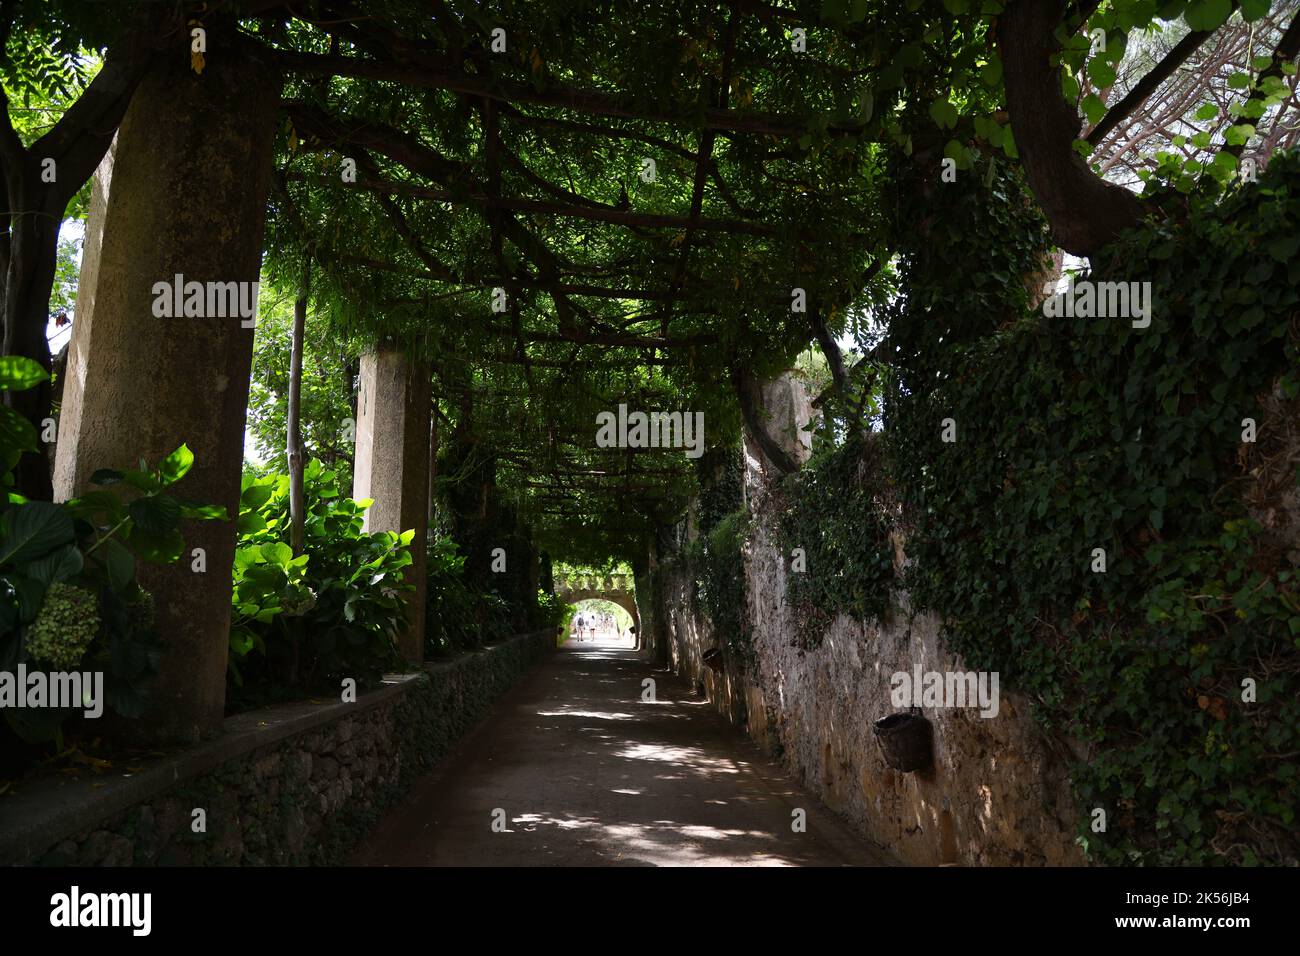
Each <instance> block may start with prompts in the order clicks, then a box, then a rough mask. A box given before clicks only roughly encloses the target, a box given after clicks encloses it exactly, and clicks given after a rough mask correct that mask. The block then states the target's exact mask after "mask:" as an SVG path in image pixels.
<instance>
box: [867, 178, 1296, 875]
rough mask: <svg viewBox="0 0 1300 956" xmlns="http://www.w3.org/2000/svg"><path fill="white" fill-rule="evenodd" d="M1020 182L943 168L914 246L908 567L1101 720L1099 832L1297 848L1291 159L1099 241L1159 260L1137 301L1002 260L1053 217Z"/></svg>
mask: <svg viewBox="0 0 1300 956" xmlns="http://www.w3.org/2000/svg"><path fill="white" fill-rule="evenodd" d="M974 178H975V177H972V179H974ZM1017 191H1018V187H1017V185H1016V183H1015V181H1014V179H1013V178H1012V177H1004V176H998V177H995V178H994V180H993V182H992V183H991V185H990V186H989V187H987V189H985V190H981V189H980V188H979V187H978V186H977V185H975V184H968V185H967V186H966V187H964V188H963V189H962V190H960V191H953V192H951V193H947V194H942V195H947V196H951V201H949V202H945V201H944V200H943V199H942V198H939V197H937V196H931V197H930V202H931V203H932V204H933V203H939V204H941V208H940V209H939V210H936V209H935V208H933V205H932V206H931V208H930V209H929V212H928V215H929V216H930V217H932V219H931V221H932V222H935V223H938V222H942V223H943V225H942V227H941V228H934V229H932V230H930V231H927V232H925V233H917V234H916V239H917V240H920V241H919V242H917V243H915V244H914V245H913V246H912V247H911V248H910V249H907V250H906V251H905V253H904V261H903V264H902V268H901V270H900V273H901V276H902V282H903V287H904V295H903V296H902V297H901V298H900V300H899V305H898V307H897V308H896V310H895V311H894V314H893V315H892V316H891V317H890V323H891V327H890V334H891V336H892V337H894V339H895V340H896V343H897V345H898V346H899V348H898V352H897V354H899V355H901V356H903V360H902V361H900V362H899V363H898V364H897V366H896V367H895V368H894V369H893V370H892V373H893V375H892V379H891V388H890V394H889V396H888V401H887V404H886V425H887V427H886V431H885V436H886V440H887V442H888V447H889V458H890V466H889V467H890V471H891V473H892V475H893V478H894V480H895V481H896V483H897V487H898V488H899V490H900V494H901V496H902V501H903V505H904V514H905V521H906V524H907V526H908V538H907V551H908V555H909V557H910V558H911V559H912V561H913V565H912V567H911V568H910V569H909V572H908V574H907V576H906V582H905V583H906V586H907V587H908V588H909V590H910V592H911V595H912V598H913V600H914V602H915V605H916V607H917V608H918V609H929V610H933V611H935V612H937V613H940V614H941V615H942V616H943V617H944V619H945V622H946V636H947V640H948V642H949V644H950V646H951V647H952V648H953V649H954V650H955V651H957V652H959V653H960V654H962V655H963V656H964V657H965V659H966V661H967V663H968V665H969V666H972V667H974V668H978V669H990V670H998V671H1000V672H1001V674H1002V677H1003V680H1004V683H1005V684H1006V685H1009V686H1016V687H1019V688H1020V689H1022V690H1025V691H1027V692H1029V693H1030V694H1031V695H1032V696H1033V697H1034V698H1035V700H1036V701H1037V702H1038V703H1039V704H1040V706H1039V708H1038V713H1039V716H1040V717H1041V718H1042V719H1043V720H1044V721H1045V723H1046V724H1047V725H1048V726H1049V727H1051V728H1053V729H1054V730H1056V731H1059V732H1061V733H1064V734H1068V735H1070V736H1072V737H1073V738H1075V739H1077V740H1079V741H1082V742H1083V743H1084V744H1085V745H1086V747H1087V757H1086V759H1084V760H1081V761H1079V763H1078V764H1077V765H1076V766H1075V767H1074V770H1073V775H1072V780H1073V785H1074V790H1075V794H1076V797H1077V800H1078V809H1079V814H1080V820H1079V834H1080V841H1081V843H1083V845H1084V846H1085V848H1086V849H1087V851H1088V852H1089V854H1090V855H1091V856H1092V857H1093V858H1094V859H1097V860H1099V861H1103V862H1107V863H1129V864H1132V863H1143V864H1173V863H1180V864H1187V863H1191V864H1204V863H1212V862H1227V863H1246V864H1250V863H1274V864H1276V863H1283V862H1288V861H1289V862H1294V861H1295V860H1296V859H1297V853H1298V852H1300V845H1298V843H1297V839H1296V828H1295V818H1296V812H1297V798H1296V796H1295V786H1294V785H1295V775H1296V764H1295V759H1294V755H1295V754H1296V752H1297V751H1298V750H1300V703H1298V702H1300V654H1297V650H1298V649H1300V638H1298V637H1297V635H1300V595H1298V593H1297V589H1296V584H1295V576H1294V575H1295V555H1294V552H1292V553H1291V554H1290V555H1289V556H1288V553H1287V550H1286V545H1285V543H1284V540H1285V539H1284V537H1283V535H1282V534H1281V533H1280V532H1281V530H1282V529H1283V528H1285V525H1286V521H1287V518H1286V516H1285V515H1284V514H1283V513H1282V512H1281V510H1279V508H1278V507H1277V503H1278V501H1280V500H1281V498H1280V497H1279V495H1284V494H1285V493H1286V489H1287V488H1288V487H1290V488H1291V489H1292V491H1291V494H1294V490H1293V489H1294V487H1295V483H1296V480H1297V474H1296V471H1295V463H1294V439H1295V433H1294V420H1295V413H1296V401H1295V400H1296V396H1297V394H1300V375H1298V374H1297V368H1298V367H1300V364H1298V362H1297V359H1300V354H1298V352H1300V336H1298V335H1297V329H1298V326H1297V315H1298V314H1300V291H1298V288H1297V280H1298V279H1300V256H1298V255H1297V253H1298V252H1300V238H1297V236H1298V234H1300V233H1298V227H1300V160H1298V159H1297V157H1295V156H1282V155H1279V156H1277V157H1275V158H1274V160H1273V162H1272V164H1271V165H1270V167H1269V169H1268V172H1267V174H1266V175H1264V176H1262V177H1261V178H1260V181H1259V183H1258V184H1257V185H1254V186H1246V187H1243V188H1241V189H1239V190H1238V191H1236V192H1234V193H1232V194H1230V195H1227V196H1220V195H1218V189H1217V187H1210V190H1209V191H1208V192H1206V193H1203V194H1197V195H1194V196H1192V197H1190V198H1179V199H1178V200H1177V202H1178V203H1179V204H1182V205H1183V207H1184V208H1183V209H1182V210H1181V212H1182V214H1181V215H1178V216H1175V217H1171V219H1170V220H1169V221H1168V222H1166V223H1162V224H1160V225H1148V226H1145V227H1143V228H1140V229H1137V230H1133V231H1131V232H1130V233H1129V234H1127V235H1126V236H1125V238H1124V239H1123V240H1122V241H1121V242H1119V243H1117V244H1116V245H1115V246H1114V247H1113V248H1112V249H1111V250H1110V254H1109V255H1108V256H1107V257H1106V258H1104V259H1102V260H1100V261H1096V262H1095V263H1094V266H1095V271H1094V272H1093V273H1092V274H1091V276H1085V277H1084V278H1087V279H1091V280H1095V281H1117V282H1126V283H1127V282H1149V283H1150V284H1151V285H1150V289H1151V302H1152V309H1151V314H1152V318H1151V321H1150V325H1149V326H1148V327H1145V328H1139V327H1134V325H1135V323H1133V322H1130V321H1129V320H1128V319H1127V318H1124V319H1121V318H1100V319H1099V318H1067V317H1058V318H1048V317H1046V316H1045V315H1044V314H1043V312H1042V311H1041V310H1035V311H1029V310H1028V309H1027V308H1026V305H1027V301H1026V299H1027V295H1028V292H1027V289H1026V285H1028V283H1023V282H1021V281H1019V280H1020V278H1021V276H1020V275H1017V274H1016V273H1015V272H1014V271H1013V270H1012V268H1011V266H1012V265H1013V264H1014V263H1015V262H1020V263H1022V268H1021V270H1020V271H1021V273H1022V275H1023V274H1026V273H1032V272H1033V270H1034V269H1035V268H1036V265H1035V263H1036V262H1037V256H1036V254H1035V250H1034V243H1033V241H1032V240H1033V239H1034V238H1035V237H1038V236H1041V223H1040V221H1039V220H1038V218H1037V214H1036V213H1035V212H1034V211H1033V210H1032V208H1031V207H1029V206H1028V205H1026V204H1023V203H1021V202H1020V201H1019V199H1018V194H1017ZM981 192H983V195H979V194H980V193H981ZM1153 195H1154V196H1155V199H1156V201H1168V200H1167V199H1165V198H1164V197H1163V196H1162V195H1161V194H1160V193H1159V192H1156V193H1154V194H1153ZM937 212H938V213H941V214H942V218H939V216H938V215H936V213H937ZM903 215H904V216H907V215H908V213H907V211H904V212H903ZM990 218H992V219H996V220H998V221H997V222H996V223H991V222H990V221H989V220H990ZM993 226H996V228H993ZM1008 227H1010V228H1008ZM972 235H980V236H982V237H984V238H983V239H982V240H981V242H980V243H978V244H972V243H971V242H969V239H968V237H969V236H972ZM953 263H961V268H960V269H955V268H953ZM946 426H948V427H946ZM1252 429H1255V430H1257V431H1258V435H1259V436H1260V437H1259V439H1258V441H1257V442H1252V441H1251V440H1250V436H1251V434H1252ZM1287 429H1290V430H1291V431H1290V432H1289V439H1290V452H1289V455H1290V456H1291V457H1288V453H1287V452H1286V450H1285V447H1284V445H1285V442H1284V441H1283V439H1284V438H1286V437H1287V436H1288V433H1287ZM945 435H946V437H948V438H950V439H952V440H949V441H945ZM1243 439H1245V440H1243ZM1264 489H1270V493H1269V495H1268V496H1265V495H1264V494H1263V491H1264ZM1265 497H1267V499H1268V500H1269V501H1270V503H1271V506H1270V507H1260V505H1261V502H1262V499H1264V498H1265ZM1293 520H1294V519H1293ZM1095 810H1102V811H1104V813H1105V816H1106V819H1107V820H1108V821H1109V823H1108V825H1107V827H1106V829H1105V830H1104V831H1102V832H1097V831H1095V830H1094V828H1093V827H1092V826H1091V824H1092V822H1093V820H1095V819H1097V817H1096V816H1095V813H1094V811H1095Z"/></svg>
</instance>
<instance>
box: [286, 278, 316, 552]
mask: <svg viewBox="0 0 1300 956" xmlns="http://www.w3.org/2000/svg"><path fill="white" fill-rule="evenodd" d="M310 292H311V258H310V256H309V257H308V259H307V263H306V265H305V266H304V267H303V277H302V288H301V289H299V290H298V298H297V299H296V300H295V301H294V303H293V345H292V348H291V351H290V353H289V410H288V413H287V414H286V416H285V417H286V419H287V425H288V428H287V431H288V436H287V445H286V448H285V457H286V459H287V460H288V462H289V546H290V547H291V548H293V553H294V556H295V557H297V556H298V555H300V554H302V548H303V538H304V537H305V535H306V528H307V511H306V494H305V490H304V488H303V465H304V462H303V460H302V349H303V337H304V336H305V335H306V332H307V297H308V295H309V294H310Z"/></svg>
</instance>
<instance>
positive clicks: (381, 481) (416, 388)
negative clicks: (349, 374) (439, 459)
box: [352, 349, 432, 664]
mask: <svg viewBox="0 0 1300 956" xmlns="http://www.w3.org/2000/svg"><path fill="white" fill-rule="evenodd" d="M431 404H432V394H431V392H430V387H429V366H428V364H427V363H425V362H416V361H412V360H411V359H410V358H408V357H407V356H406V355H405V354H404V353H403V352H400V351H397V350H394V349H380V350H378V351H375V352H371V353H369V354H368V355H365V356H363V357H362V359H361V394H360V396H359V397H358V398H357V449H356V459H355V465H354V468H353V472H352V476H353V477H352V497H353V498H373V499H374V502H375V503H374V504H372V505H371V506H370V509H369V510H368V511H367V512H366V530H367V531H410V530H414V531H415V539H414V540H413V541H412V542H411V557H412V559H413V560H412V563H411V564H410V566H409V567H408V568H407V569H406V575H407V581H408V582H409V583H410V584H412V585H414V586H415V590H414V591H411V592H407V607H406V615H407V621H406V629H405V630H404V631H403V633H402V634H401V636H400V637H399V639H398V650H399V651H401V654H402V656H403V657H404V658H406V660H408V661H410V662H411V663H413V664H418V663H420V661H422V660H423V659H424V602H425V597H426V593H427V590H428V579H427V576H426V569H425V565H426V561H427V554H426V543H425V539H426V537H427V535H428V530H429V410H430V406H431Z"/></svg>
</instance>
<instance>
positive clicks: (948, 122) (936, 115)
mask: <svg viewBox="0 0 1300 956" xmlns="http://www.w3.org/2000/svg"><path fill="white" fill-rule="evenodd" d="M930 118H931V119H933V120H934V121H935V123H936V124H937V125H938V127H939V128H940V129H952V128H953V127H955V126H956V125H957V107H955V106H953V105H952V104H951V103H949V102H948V101H947V100H935V101H934V102H933V103H931V104H930Z"/></svg>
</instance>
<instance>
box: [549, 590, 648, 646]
mask: <svg viewBox="0 0 1300 956" xmlns="http://www.w3.org/2000/svg"><path fill="white" fill-rule="evenodd" d="M625 577H626V575H612V576H605V577H600V576H588V577H583V576H581V575H579V576H578V577H576V578H556V579H555V596H556V597H558V598H559V599H560V600H561V601H564V602H565V603H567V604H577V603H579V602H580V601H609V602H610V603H611V604H617V605H618V606H619V607H621V608H622V609H623V610H625V611H627V613H628V614H630V615H631V617H632V624H633V625H634V626H635V627H636V633H637V638H638V640H639V639H640V636H641V613H640V612H639V611H638V610H637V606H636V595H635V594H634V593H633V591H632V589H631V586H630V582H627V581H624V580H622V579H623V578H625Z"/></svg>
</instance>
